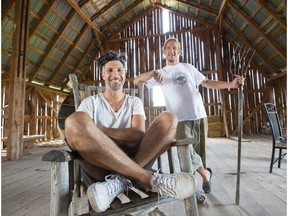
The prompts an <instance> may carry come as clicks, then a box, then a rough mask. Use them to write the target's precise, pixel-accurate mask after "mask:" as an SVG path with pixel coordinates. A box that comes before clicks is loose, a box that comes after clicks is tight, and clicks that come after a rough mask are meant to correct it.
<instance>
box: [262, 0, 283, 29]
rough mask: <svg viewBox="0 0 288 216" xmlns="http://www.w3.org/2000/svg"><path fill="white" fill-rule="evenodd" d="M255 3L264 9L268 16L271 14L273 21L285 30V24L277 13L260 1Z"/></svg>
mask: <svg viewBox="0 0 288 216" xmlns="http://www.w3.org/2000/svg"><path fill="white" fill-rule="evenodd" d="M256 2H257V3H258V4H259V5H260V6H261V7H262V8H265V9H266V11H267V13H268V14H271V15H272V16H273V18H274V19H275V20H277V22H278V23H279V24H280V25H281V26H282V27H283V28H284V29H286V23H285V21H284V20H283V19H281V18H280V17H279V15H278V14H277V13H275V12H274V10H273V9H272V8H270V7H268V6H267V5H268V4H267V3H265V2H263V1H262V0H256Z"/></svg>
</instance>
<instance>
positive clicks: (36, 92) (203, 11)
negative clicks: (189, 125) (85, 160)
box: [1, 0, 287, 160]
mask: <svg viewBox="0 0 288 216" xmlns="http://www.w3.org/2000/svg"><path fill="white" fill-rule="evenodd" d="M1 2H2V40H1V45H2V59H1V60H2V61H1V63H2V72H1V77H2V79H1V84H2V85H1V90H2V95H1V96H2V97H1V98H2V100H1V110H2V115H1V124H2V127H1V135H2V136H1V141H2V148H7V159H9V160H17V159H20V158H22V156H23V154H25V151H27V149H26V148H29V146H27V145H28V144H25V143H29V142H28V141H29V139H30V138H31V139H32V140H47V141H49V140H53V139H58V138H59V136H60V133H61V132H60V130H59V128H58V123H57V122H58V111H59V108H60V106H61V103H62V102H63V101H64V99H65V98H67V97H68V95H69V94H70V91H71V87H70V86H69V79H68V75H69V74H70V73H74V74H76V76H77V77H78V79H79V80H80V82H81V83H95V84H98V83H99V81H100V79H101V78H100V76H99V71H98V69H97V66H96V65H95V58H97V57H98V56H99V55H100V54H102V53H104V52H105V51H108V50H111V49H113V50H117V51H118V50H119V51H121V52H126V53H127V55H128V65H127V66H128V74H127V76H128V77H129V78H131V79H133V78H134V77H135V76H137V75H139V74H140V73H143V72H146V71H149V70H153V69H157V68H160V67H162V66H164V63H165V61H164V60H163V56H162V52H161V47H162V45H163V42H164V41H165V39H167V38H168V37H176V38H178V40H179V41H180V42H181V44H182V47H181V48H182V59H181V61H182V62H189V63H191V64H193V65H194V66H195V67H196V68H197V69H198V70H200V71H201V72H202V73H203V74H204V75H205V76H207V78H209V79H215V80H227V81H229V80H231V79H232V78H233V77H232V75H231V61H232V59H233V54H235V53H236V52H237V51H238V52H239V50H241V49H242V52H243V50H245V49H246V51H247V50H249V51H251V53H252V51H253V52H254V55H253V58H252V60H251V62H250V64H249V68H248V72H247V76H246V85H245V86H244V116H243V123H244V133H247V134H258V133H262V132H263V128H265V127H266V126H267V119H266V117H265V115H264V112H263V103H265V102H268V101H269V102H272V103H275V104H276V106H277V108H278V113H279V115H280V119H281V124H282V126H283V127H285V126H286V123H287V111H286V104H287V101H286V90H287V89H286V85H287V81H286V67H287V61H286V48H287V41H286V38H287V33H286V1H280V0H277V1H267V0H244V1H239V0H223V1H222V0H211V1H207V0H198V1H184V0H161V1H160V0H144V1H139V0H113V1H112V0H105V1H102V0H101V1H100V0H79V1H78V0H49V1H46V0H30V1H29V0H3V1H1ZM233 70H235V69H233ZM201 93H202V96H203V100H204V102H205V107H206V111H207V114H208V116H218V117H219V118H218V119H219V122H220V123H221V127H218V129H217V131H218V132H219V134H217V136H227V137H229V136H230V135H231V134H233V133H235V132H237V90H229V89H228V90H223V91H219V90H210V89H201ZM152 105H153V104H152ZM222 125H223V126H222ZM211 128H212V127H211ZM213 128H214V127H213ZM211 130H212V129H211ZM210 135H211V136H213V134H210ZM214 135H215V134H214ZM33 137H34V138H33ZM23 149H24V150H23ZM25 149H26V150H25Z"/></svg>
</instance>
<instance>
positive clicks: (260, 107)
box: [231, 96, 269, 134]
mask: <svg viewBox="0 0 288 216" xmlns="http://www.w3.org/2000/svg"><path fill="white" fill-rule="evenodd" d="M268 100H269V96H266V97H265V98H263V99H262V100H261V103H259V104H258V105H257V107H255V109H253V111H252V112H250V113H249V115H248V116H246V118H245V119H244V121H243V126H244V125H245V124H246V123H248V121H249V120H250V118H252V117H253V115H255V114H256V113H257V112H259V111H260V110H261V109H262V107H263V104H264V103H266V102H267V101H268ZM237 130H238V127H237V128H236V129H235V130H234V131H233V132H232V133H231V134H233V133H235V132H236V131H237Z"/></svg>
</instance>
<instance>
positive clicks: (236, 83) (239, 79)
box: [232, 75, 245, 88]
mask: <svg viewBox="0 0 288 216" xmlns="http://www.w3.org/2000/svg"><path fill="white" fill-rule="evenodd" d="M235 77H236V78H235V79H234V80H233V81H232V83H233V84H234V87H235V88H238V87H239V85H241V86H244V84H245V78H244V77H243V76H238V75H236V76H235Z"/></svg>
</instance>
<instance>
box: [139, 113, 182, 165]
mask: <svg viewBox="0 0 288 216" xmlns="http://www.w3.org/2000/svg"><path fill="white" fill-rule="evenodd" d="M177 124H178V121H177V118H176V116H175V115H173V114H171V113H169V112H162V113H160V114H159V115H158V116H157V117H156V118H155V120H154V121H153V122H152V124H151V125H150V126H149V128H148V129H147V131H146V133H145V136H144V138H143V140H142V143H141V145H140V148H139V150H138V152H137V154H136V156H135V157H134V161H135V162H136V163H137V164H139V165H140V166H141V167H144V166H145V165H146V164H147V163H148V162H150V161H151V160H152V159H153V158H155V157H157V156H159V155H161V154H162V153H164V152H165V151H166V150H167V149H169V148H170V147H171V143H172V141H173V139H174V138H175V134H176V128H177Z"/></svg>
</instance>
